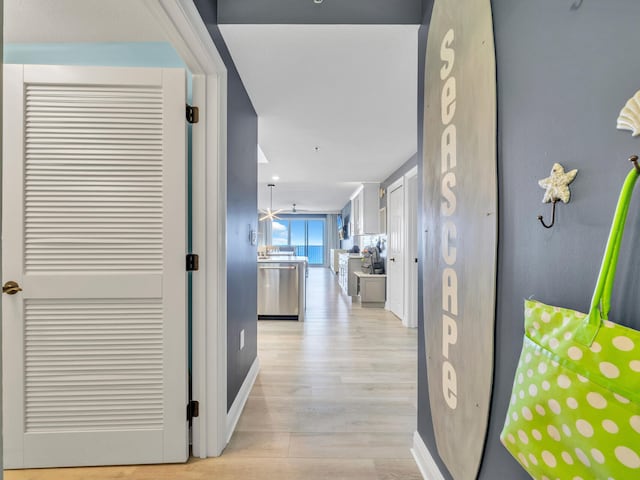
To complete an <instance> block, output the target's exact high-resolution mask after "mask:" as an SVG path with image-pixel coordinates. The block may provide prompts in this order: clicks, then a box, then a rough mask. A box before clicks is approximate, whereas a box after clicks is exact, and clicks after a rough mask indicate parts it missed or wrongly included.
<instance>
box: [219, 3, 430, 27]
mask: <svg viewBox="0 0 640 480" xmlns="http://www.w3.org/2000/svg"><path fill="white" fill-rule="evenodd" d="M421 10H422V1H421V0H393V1H389V0H337V1H336V0H324V2H323V3H322V4H316V3H314V2H313V1H312V0H269V1H265V0H218V15H219V16H218V20H219V23H221V24H223V23H244V24H276V25H283V24H347V25H362V24H387V25H391V24H396V25H403V24H412V25H417V24H419V23H420V19H421Z"/></svg>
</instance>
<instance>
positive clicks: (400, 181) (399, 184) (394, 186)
mask: <svg viewBox="0 0 640 480" xmlns="http://www.w3.org/2000/svg"><path fill="white" fill-rule="evenodd" d="M398 188H402V192H403V193H402V223H403V225H402V231H401V232H400V234H401V235H402V242H401V245H402V246H401V248H402V257H403V258H404V257H406V255H405V254H404V252H405V251H406V248H405V247H406V245H407V242H406V237H407V235H406V230H407V227H406V223H405V220H406V218H405V212H406V208H405V204H406V193H404V175H403V176H401V177H400V178H398V179H397V180H396V181H395V182H393V183H392V184H391V185H389V186H388V187H387V235H389V232H390V230H391V228H390V225H391V221H390V220H391V215H390V210H389V198H390V196H391V192H393V191H394V190H397V189H398ZM387 256H388V255H387ZM388 261H389V259H388V258H387V262H388ZM387 265H388V263H387ZM405 270H406V265H405V261H404V260H403V272H402V279H401V281H402V298H403V299H402V317H398V318H400V320H402V323H403V324H404V319H405V317H406V314H407V312H406V310H405V307H406V303H407V302H406V300H405V298H406V294H405V290H406V288H405V279H406V275H405V273H404V272H405ZM387 282H389V269H388V268H387ZM384 308H385V310H389V311H390V312H392V310H391V304H390V303H389V283H387V301H386V302H385V305H384ZM393 314H394V315H395V313H393Z"/></svg>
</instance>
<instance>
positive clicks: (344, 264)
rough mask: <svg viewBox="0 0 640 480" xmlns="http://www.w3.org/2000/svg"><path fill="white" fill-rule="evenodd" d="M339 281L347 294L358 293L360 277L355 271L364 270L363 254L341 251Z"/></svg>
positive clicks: (354, 294) (352, 295) (353, 295)
mask: <svg viewBox="0 0 640 480" xmlns="http://www.w3.org/2000/svg"><path fill="white" fill-rule="evenodd" d="M339 257H340V260H339V270H338V283H339V284H340V287H341V288H342V290H343V291H344V293H346V294H347V295H349V296H351V297H355V296H357V295H358V278H357V277H356V275H355V272H360V271H362V259H363V258H364V257H363V256H362V255H357V254H356V255H354V254H352V253H341V254H340V255H339Z"/></svg>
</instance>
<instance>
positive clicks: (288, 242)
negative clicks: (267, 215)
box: [271, 218, 325, 265]
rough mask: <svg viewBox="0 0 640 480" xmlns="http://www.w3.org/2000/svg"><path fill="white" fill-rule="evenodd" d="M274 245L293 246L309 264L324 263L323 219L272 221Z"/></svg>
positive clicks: (297, 253)
mask: <svg viewBox="0 0 640 480" xmlns="http://www.w3.org/2000/svg"><path fill="white" fill-rule="evenodd" d="M271 228H272V242H271V243H272V245H277V246H291V247H294V248H295V252H296V255H298V256H301V257H308V258H309V265H324V248H325V246H324V237H325V235H324V230H325V221H324V220H323V219H317V220H316V219H313V220H312V219H300V220H298V219H282V218H281V219H280V220H274V221H273V223H272V227H271Z"/></svg>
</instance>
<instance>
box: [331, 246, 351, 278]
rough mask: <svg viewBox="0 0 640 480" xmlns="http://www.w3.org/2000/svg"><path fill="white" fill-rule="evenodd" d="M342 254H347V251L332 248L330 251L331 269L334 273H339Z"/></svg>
mask: <svg viewBox="0 0 640 480" xmlns="http://www.w3.org/2000/svg"><path fill="white" fill-rule="evenodd" d="M341 253H347V251H346V250H344V249H341V248H332V249H331V250H329V268H330V269H331V271H332V272H333V273H338V272H339V269H340V254H341Z"/></svg>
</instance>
